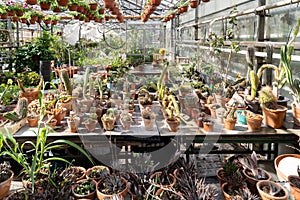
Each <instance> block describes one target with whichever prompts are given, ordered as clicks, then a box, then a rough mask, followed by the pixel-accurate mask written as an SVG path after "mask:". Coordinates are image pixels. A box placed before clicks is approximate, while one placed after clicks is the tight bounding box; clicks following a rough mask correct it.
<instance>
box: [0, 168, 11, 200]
mask: <svg viewBox="0 0 300 200" xmlns="http://www.w3.org/2000/svg"><path fill="white" fill-rule="evenodd" d="M8 172H9V173H10V174H11V176H10V177H9V178H8V179H7V180H5V181H3V182H1V183H0V199H3V198H4V197H6V196H7V195H8V193H9V190H10V186H11V181H12V179H13V177H14V172H13V171H11V170H8Z"/></svg>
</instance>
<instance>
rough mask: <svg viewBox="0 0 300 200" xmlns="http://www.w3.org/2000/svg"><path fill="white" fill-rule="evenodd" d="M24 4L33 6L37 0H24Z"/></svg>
mask: <svg viewBox="0 0 300 200" xmlns="http://www.w3.org/2000/svg"><path fill="white" fill-rule="evenodd" d="M26 3H27V4H29V5H35V4H37V0H26Z"/></svg>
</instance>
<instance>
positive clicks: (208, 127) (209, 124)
mask: <svg viewBox="0 0 300 200" xmlns="http://www.w3.org/2000/svg"><path fill="white" fill-rule="evenodd" d="M203 129H204V130H205V131H206V132H213V131H214V123H213V121H210V120H204V121H203Z"/></svg>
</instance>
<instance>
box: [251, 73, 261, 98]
mask: <svg viewBox="0 0 300 200" xmlns="http://www.w3.org/2000/svg"><path fill="white" fill-rule="evenodd" d="M249 75H250V83H251V99H252V100H253V99H254V98H255V96H256V92H257V87H258V81H259V79H258V76H257V75H256V73H255V71H254V70H251V71H250V74H249Z"/></svg>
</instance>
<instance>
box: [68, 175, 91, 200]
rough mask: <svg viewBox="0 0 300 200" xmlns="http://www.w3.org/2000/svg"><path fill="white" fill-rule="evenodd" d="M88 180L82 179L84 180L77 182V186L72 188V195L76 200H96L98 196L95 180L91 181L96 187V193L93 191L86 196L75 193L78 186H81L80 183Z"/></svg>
mask: <svg viewBox="0 0 300 200" xmlns="http://www.w3.org/2000/svg"><path fill="white" fill-rule="evenodd" d="M86 180H87V179H82V180H79V181H77V182H76V184H75V185H73V186H72V194H73V196H74V197H75V198H76V199H86V200H87V199H91V200H94V199H95V194H96V185H97V183H96V181H94V180H91V183H92V184H94V185H95V190H94V191H91V192H90V193H88V194H85V195H81V194H76V193H75V188H76V185H77V184H80V183H82V182H84V181H86Z"/></svg>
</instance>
